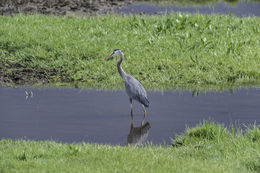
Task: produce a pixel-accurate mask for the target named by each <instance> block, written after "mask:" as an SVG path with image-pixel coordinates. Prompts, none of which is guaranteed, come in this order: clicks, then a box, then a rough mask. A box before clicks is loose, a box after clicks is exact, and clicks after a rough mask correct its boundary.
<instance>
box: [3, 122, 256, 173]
mask: <svg viewBox="0 0 260 173" xmlns="http://www.w3.org/2000/svg"><path fill="white" fill-rule="evenodd" d="M176 144H177V145H176ZM173 145H174V146H175V147H173V146H168V147H166V146H154V145H147V146H144V147H129V146H128V147H121V146H108V145H97V144H85V143H76V144H62V143H55V142H52V141H42V142H35V141H24V140H18V141H12V140H1V141H0V172H1V173H2V172H3V173H5V172H8V173H9V172H199V173H201V172H234V173H239V172H241V173H245V172H259V171H260V130H259V127H253V128H249V129H248V130H247V131H246V132H245V133H242V132H241V131H239V130H238V131H236V130H234V129H233V130H231V131H228V130H227V129H226V128H224V127H223V126H222V125H219V124H215V123H212V122H204V123H202V124H200V125H198V126H197V127H195V128H188V129H187V130H186V132H185V133H184V134H183V135H182V136H178V137H177V139H176V141H173Z"/></svg>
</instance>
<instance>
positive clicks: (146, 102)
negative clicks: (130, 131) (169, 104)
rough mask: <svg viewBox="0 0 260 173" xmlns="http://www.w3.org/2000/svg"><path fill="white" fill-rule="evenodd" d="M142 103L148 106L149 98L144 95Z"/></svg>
mask: <svg viewBox="0 0 260 173" xmlns="http://www.w3.org/2000/svg"><path fill="white" fill-rule="evenodd" d="M143 105H144V106H145V107H149V105H150V102H149V100H148V99H147V98H146V97H145V98H144V101H143Z"/></svg>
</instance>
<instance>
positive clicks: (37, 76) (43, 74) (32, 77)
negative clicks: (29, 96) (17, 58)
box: [0, 61, 70, 86]
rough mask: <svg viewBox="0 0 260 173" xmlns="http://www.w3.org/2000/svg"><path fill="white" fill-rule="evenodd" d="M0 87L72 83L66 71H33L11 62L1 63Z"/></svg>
mask: <svg viewBox="0 0 260 173" xmlns="http://www.w3.org/2000/svg"><path fill="white" fill-rule="evenodd" d="M0 74H1V75H0V86H1V85H2V86H13V85H33V84H35V83H42V84H46V83H50V82H70V78H69V75H68V73H67V72H66V71H62V70H57V69H51V70H49V69H43V68H41V69H32V68H26V67H23V66H22V65H20V64H16V63H11V62H9V61H0Z"/></svg>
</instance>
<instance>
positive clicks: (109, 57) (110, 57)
mask: <svg viewBox="0 0 260 173" xmlns="http://www.w3.org/2000/svg"><path fill="white" fill-rule="evenodd" d="M111 59H113V55H112V54H111V55H110V56H108V57H107V58H105V61H109V60H111Z"/></svg>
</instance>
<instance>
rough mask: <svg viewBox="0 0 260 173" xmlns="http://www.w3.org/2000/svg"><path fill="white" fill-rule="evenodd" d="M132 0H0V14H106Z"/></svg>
mask: <svg viewBox="0 0 260 173" xmlns="http://www.w3.org/2000/svg"><path fill="white" fill-rule="evenodd" d="M129 3H132V0H129V1H123V0H93V1H89V0H15V1H14V0H1V1H0V15H15V14H18V13H24V14H35V13H37V14H44V15H59V16H60V15H62V16H63V15H69V14H75V15H80V16H86V15H95V14H106V13H109V12H111V11H112V10H113V8H121V7H124V6H125V5H127V4H129Z"/></svg>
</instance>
